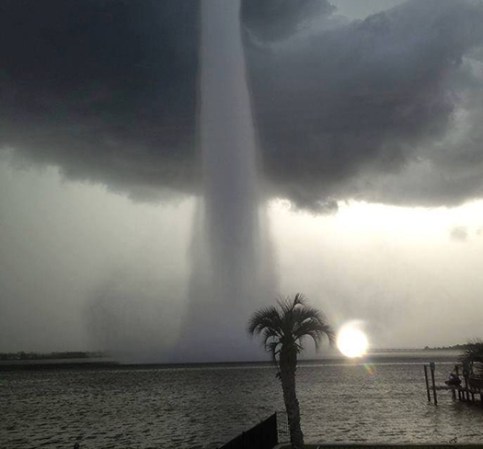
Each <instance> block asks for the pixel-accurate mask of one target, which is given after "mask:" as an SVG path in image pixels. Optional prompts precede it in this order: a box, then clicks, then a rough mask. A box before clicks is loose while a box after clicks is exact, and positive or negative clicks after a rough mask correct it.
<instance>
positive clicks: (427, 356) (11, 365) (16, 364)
mask: <svg viewBox="0 0 483 449" xmlns="http://www.w3.org/2000/svg"><path fill="white" fill-rule="evenodd" d="M459 354H460V353H459V351H456V350H441V349H434V350H428V349H417V350H414V349H389V350H388V349H385V350H374V351H372V352H371V353H369V354H367V355H366V356H365V357H362V358H358V359H347V358H345V357H343V356H342V355H339V354H334V353H325V354H321V355H320V358H317V359H307V360H304V359H301V360H300V361H299V367H304V366H314V365H330V364H344V365H348V366H350V365H361V364H377V363H379V364H380V363H426V362H429V361H435V362H438V361H439V362H449V361H456V359H457V358H458V356H459ZM247 367H253V368H256V367H273V363H272V362H271V361H269V360H259V361H235V362H186V363H159V362H153V363H146V362H144V363H132V362H131V363H123V362H120V361H117V360H114V359H111V358H91V359H89V358H79V359H57V360H56V359H49V360H45V359H37V360H8V361H5V360H3V361H0V371H35V370H53V369H54V370H89V369H94V370H105V369H116V370H126V369H190V368H192V369H196V368H198V369H200V368H212V369H217V368H247Z"/></svg>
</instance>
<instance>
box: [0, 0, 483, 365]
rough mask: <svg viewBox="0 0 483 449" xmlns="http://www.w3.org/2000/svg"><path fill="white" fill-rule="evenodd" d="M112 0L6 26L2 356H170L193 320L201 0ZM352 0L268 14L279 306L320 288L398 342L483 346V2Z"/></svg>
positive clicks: (267, 181)
mask: <svg viewBox="0 0 483 449" xmlns="http://www.w3.org/2000/svg"><path fill="white" fill-rule="evenodd" d="M96 3H97V2H86V5H88V6H86V8H85V10H84V11H83V12H82V13H83V14H85V17H86V20H87V18H90V21H89V23H90V24H91V25H90V27H88V28H87V27H85V26H84V25H83V22H82V20H81V21H79V22H78V23H76V24H75V25H73V24H72V23H66V22H64V19H65V17H72V16H71V15H69V14H68V12H69V11H68V8H69V7H75V6H72V5H75V2H72V3H70V2H63V4H64V6H59V5H61V3H57V2H54V1H52V2H50V1H48V2H45V3H43V4H42V6H38V3H36V2H32V5H33V4H37V6H36V7H37V8H39V11H37V12H36V13H32V11H30V10H28V11H27V10H26V9H25V10H22V8H21V7H20V6H19V7H16V6H12V7H11V11H10V12H9V14H10V16H9V14H3V15H2V16H3V19H2V18H0V25H2V28H3V29H6V30H7V31H6V32H7V33H9V36H10V39H7V40H3V44H0V55H3V57H1V58H0V60H1V61H4V62H2V65H1V66H0V95H1V96H0V99H1V102H0V117H1V118H0V148H1V149H2V150H1V152H0V155H1V157H0V351H19V350H25V351H30V350H34V351H54V350H77V349H99V348H100V349H102V348H103V347H107V346H109V345H111V344H113V341H117V342H120V345H122V346H125V347H132V348H133V350H134V351H137V352H140V353H141V354H140V358H142V357H143V356H144V353H145V355H146V357H153V354H155V353H156V351H158V349H159V347H161V348H162V349H169V347H171V346H172V345H173V344H174V342H175V341H176V339H177V338H178V336H179V335H180V334H182V333H183V332H184V330H183V324H182V323H183V317H184V316H185V314H186V308H187V300H186V297H187V295H189V292H188V289H189V282H190V270H191V259H192V249H193V248H192V246H191V245H192V239H193V237H192V232H193V226H194V225H193V223H194V216H195V213H196V210H197V207H198V206H197V205H198V204H199V203H198V201H199V197H198V195H199V193H200V170H199V155H198V153H197V151H196V147H195V145H194V143H193V142H194V139H195V122H196V98H197V94H196V73H197V60H196V54H197V45H198V42H197V38H196V17H197V8H196V2H194V1H189V0H185V1H181V2H178V3H177V4H176V5H177V6H174V2H170V3H168V4H167V5H168V6H166V4H164V6H163V4H162V3H161V2H160V3H156V5H159V6H156V8H157V11H156V13H157V14H158V16H157V18H156V20H153V19H152V17H153V11H150V10H149V9H146V10H143V8H139V9H137V10H136V9H134V10H132V11H131V10H129V11H126V10H125V9H123V8H126V7H123V6H122V4H121V2H120V3H119V4H118V7H116V8H114V9H113V10H112V11H109V12H106V11H102V10H100V7H99V6H96ZM322 3H324V2H322ZM332 3H333V4H334V5H336V6H337V8H338V10H337V11H336V12H335V13H334V12H333V11H331V9H330V8H326V7H323V8H321V10H320V11H319V16H317V20H315V21H314V20H312V19H314V17H313V16H311V17H310V19H311V20H312V22H313V23H312V25H307V27H303V26H300V23H299V22H297V23H295V22H293V20H295V19H293V12H292V11H288V12H287V13H286V15H285V16H283V15H281V16H280V17H282V19H283V20H282V19H280V22H274V23H271V24H269V25H270V27H269V28H266V29H269V30H271V34H270V35H266V34H264V32H262V31H261V30H264V29H265V28H264V27H265V26H268V25H266V21H267V20H268V19H267V18H266V17H265V16H264V15H263V11H261V12H260V11H259V10H257V9H255V10H254V11H252V12H251V14H252V15H251V16H250V15H248V13H247V16H246V27H247V30H248V36H246V37H245V38H246V41H245V45H246V54H247V64H248V72H249V78H250V86H251V93H252V102H253V109H254V118H255V123H256V125H257V131H258V133H259V141H260V148H259V150H260V159H261V165H262V167H263V168H262V173H261V175H262V179H263V182H264V185H265V188H264V193H265V198H266V199H267V201H268V204H267V206H266V207H267V210H268V229H269V231H268V233H269V235H270V241H271V245H272V246H273V248H272V249H273V265H274V276H275V278H276V286H275V287H274V291H273V297H270V298H267V303H270V302H272V300H273V299H274V298H275V297H276V296H277V295H278V294H283V295H288V294H294V293H296V292H298V291H301V292H303V293H305V294H306V295H307V296H308V298H309V299H310V300H311V302H312V303H313V304H314V305H316V306H319V307H321V308H322V309H323V310H324V311H325V312H326V314H327V315H328V317H329V319H330V320H331V321H332V322H333V323H334V325H335V326H339V325H341V324H343V323H344V322H346V321H349V320H353V319H359V320H362V321H363V322H364V323H365V327H366V331H367V332H368V335H369V339H370V341H371V343H372V344H373V345H374V346H377V347H385V346H392V347H397V346H402V347H417V346H425V345H426V344H429V345H445V344H453V343H460V342H464V341H466V340H467V339H470V338H476V337H481V334H480V328H481V325H480V323H479V317H481V316H482V312H483V301H481V299H480V297H479V295H480V292H481V291H482V287H483V281H482V280H481V279H482V278H481V275H480V274H479V271H480V267H481V266H482V265H483V260H482V259H483V251H482V249H483V212H482V210H483V207H482V206H483V198H482V196H483V193H482V189H483V184H482V180H483V176H482V175H483V173H482V171H483V148H482V143H481V142H483V135H482V132H481V126H480V123H481V119H482V118H483V117H482V116H483V101H482V100H483V98H482V92H483V89H482V87H483V33H481V29H480V28H481V27H479V26H477V25H478V24H479V23H481V19H483V4H482V3H481V2H470V1H464V0H461V1H449V0H438V1H435V0H418V1H410V2H404V3H403V2H399V1H398V2H396V1H389V0H386V1H384V0H378V1H376V0H374V1H369V0H365V1H363V0H338V1H335V0H334V1H333V2H332ZM399 3H401V6H400V7H399V8H397V9H395V10H391V11H390V12H388V13H387V14H386V15H379V16H376V17H369V18H368V19H367V20H364V19H366V17H367V16H370V15H371V14H374V13H377V12H379V11H384V10H389V9H390V8H392V7H393V6H395V5H396V4H399ZM324 4H325V3H324ZM12 5H13V3H12ZM45 5H47V6H45ZM65 5H67V6H65ZM69 5H70V6H69ZM307 5H308V6H307V8H310V1H308V2H307ZM436 5H437V6H436ZM326 6H327V5H326ZM131 8H132V7H131ZM128 9H129V8H128ZM309 10H310V9H309ZM52 11H56V15H52V14H51V12H52ZM310 11H311V10H310ZM311 14H312V13H311ZM74 16H75V15H74ZM340 16H344V17H345V18H341V17H340ZM12 17H20V18H21V19H19V20H20V22H18V23H20V24H21V25H18V23H17V22H15V21H14V20H13V19H12ZM49 17H50V19H49ZM125 17H131V22H129V26H128V27H124V28H122V29H120V28H119V27H118V23H124V22H123V20H125ZM270 20H273V19H272V18H270ZM301 20H303V22H302V24H304V23H305V21H306V20H307V23H308V22H309V19H308V18H307V17H306V16H303V15H302V19H301ZM353 20H358V22H353ZM2 21H3V22H2ZM42 21H44V22H42ZM117 21H118V22H117ZM177 21H178V22H177ZM9 23H12V24H15V27H14V26H13V25H11V26H8V24H9ZM177 23H182V24H183V25H182V28H179V27H177V26H176V24H177ZM42 24H43V25H44V26H45V27H44V28H45V29H48V30H50V32H43V34H42V33H40V32H39V29H42V26H41V25H42ZM46 24H47V25H46ZM75 26H77V27H78V28H77V31H78V34H72V35H71V34H69V31H68V30H72V29H76V28H75ZM73 27H74V28H73ZM297 29H299V30H301V31H298V32H297V31H295V30H297ZM39 33H40V34H39ZM158 33H161V34H158ZM62 36H63V37H64V39H61V37H62ZM76 36H77V37H76ZM78 36H82V38H78ZM133 36H136V37H135V38H133ZM7 41H8V45H7V43H6V42H7ZM37 55H40V56H39V57H37ZM5 61H6V62H5ZM327 210H330V211H331V213H326V212H327ZM253 344H254V347H255V349H257V347H256V343H253ZM259 355H261V356H263V354H261V353H259Z"/></svg>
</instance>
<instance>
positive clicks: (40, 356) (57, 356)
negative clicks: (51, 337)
mask: <svg viewBox="0 0 483 449" xmlns="http://www.w3.org/2000/svg"><path fill="white" fill-rule="evenodd" d="M105 356H106V354H104V353H103V352H83V351H68V352H49V353H37V352H24V351H20V352H7V353H0V361H5V360H62V359H90V358H99V357H105Z"/></svg>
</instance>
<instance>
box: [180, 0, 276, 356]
mask: <svg viewBox="0 0 483 449" xmlns="http://www.w3.org/2000/svg"><path fill="white" fill-rule="evenodd" d="M200 61H201V73H200V85H199V89H200V107H199V121H198V136H199V145H200V156H201V158H202V164H201V165H202V170H203V188H204V192H203V193H204V197H203V200H200V203H199V205H198V211H197V213H196V214H195V224H194V228H193V233H194V235H193V246H192V276H191V285H190V298H189V300H190V306H189V311H188V314H187V320H186V323H185V325H184V329H185V330H186V332H184V334H185V337H184V338H182V339H183V340H185V341H183V342H182V343H181V348H180V349H179V352H180V354H178V356H179V357H181V358H186V357H188V359H189V360H206V359H208V360H243V359H247V358H253V353H254V352H255V351H254V349H255V348H256V346H254V345H253V343H251V342H249V340H248V338H247V333H246V323H247V320H248V317H249V315H250V314H251V313H253V311H254V310H256V307H257V306H258V305H260V304H262V303H263V302H266V301H267V295H268V294H269V292H268V288H267V287H268V284H270V280H269V279H270V278H271V276H270V275H269V272H270V269H269V268H267V267H269V265H270V264H269V262H268V251H267V243H266V242H264V240H265V239H264V238H263V235H264V233H263V232H262V229H263V227H264V220H263V216H264V215H263V211H262V209H261V202H260V185H259V184H260V183H259V179H258V170H257V148H256V135H255V130H254V127H253V122H252V111H251V105H250V95H249V90H248V86H247V77H246V67H245V59H244V54H243V46H242V37H241V27H240V2H239V1H229V2H227V1H225V0H205V1H203V2H202V7H201V48H200ZM194 342H196V343H195V347H194V348H193V343H194ZM190 347H191V348H192V349H190ZM175 357H177V356H176V355H175Z"/></svg>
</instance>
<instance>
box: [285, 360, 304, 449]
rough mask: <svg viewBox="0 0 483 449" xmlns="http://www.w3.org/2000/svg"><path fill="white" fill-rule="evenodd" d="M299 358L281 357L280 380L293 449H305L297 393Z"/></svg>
mask: <svg viewBox="0 0 483 449" xmlns="http://www.w3.org/2000/svg"><path fill="white" fill-rule="evenodd" d="M296 364H297V356H295V357H293V356H290V355H287V354H281V356H280V380H281V381H282V390H283V400H284V402H285V409H286V411H287V418H288V428H289V431H290V442H291V443H292V448H293V449H303V447H304V435H303V433H302V428H301V427H300V406H299V401H298V399H297V394H296V391H295V369H296Z"/></svg>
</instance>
